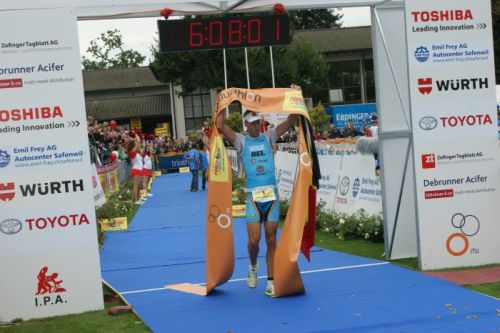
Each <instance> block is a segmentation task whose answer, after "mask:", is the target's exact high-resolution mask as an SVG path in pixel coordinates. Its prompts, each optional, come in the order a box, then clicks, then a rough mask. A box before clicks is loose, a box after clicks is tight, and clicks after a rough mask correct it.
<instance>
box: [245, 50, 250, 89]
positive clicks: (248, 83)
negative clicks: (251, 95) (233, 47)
mask: <svg viewBox="0 0 500 333" xmlns="http://www.w3.org/2000/svg"><path fill="white" fill-rule="evenodd" d="M245 69H246V71H247V88H248V89H250V73H249V70H248V52H247V48H246V47H245Z"/></svg>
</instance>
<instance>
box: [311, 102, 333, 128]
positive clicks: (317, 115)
mask: <svg viewBox="0 0 500 333" xmlns="http://www.w3.org/2000/svg"><path fill="white" fill-rule="evenodd" d="M309 117H310V118H311V123H312V127H313V129H314V130H315V131H317V132H324V131H327V130H328V127H329V125H330V123H331V119H330V116H329V115H327V114H326V112H325V108H324V107H323V105H322V104H321V103H319V104H318V105H316V106H315V107H314V108H313V109H312V110H311V111H309Z"/></svg>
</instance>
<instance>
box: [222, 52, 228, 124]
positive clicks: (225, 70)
mask: <svg viewBox="0 0 500 333" xmlns="http://www.w3.org/2000/svg"><path fill="white" fill-rule="evenodd" d="M222 55H223V57H224V87H225V89H227V69H226V49H222ZM227 116H229V108H226V117H227Z"/></svg>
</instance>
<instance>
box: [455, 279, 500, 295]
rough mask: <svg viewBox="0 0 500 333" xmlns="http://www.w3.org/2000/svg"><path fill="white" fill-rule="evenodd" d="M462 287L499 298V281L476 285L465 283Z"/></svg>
mask: <svg viewBox="0 0 500 333" xmlns="http://www.w3.org/2000/svg"><path fill="white" fill-rule="evenodd" d="M464 287H466V288H469V289H472V290H475V291H478V292H480V293H482V294H485V295H490V296H493V297H495V298H499V299H500V282H496V283H487V284H479V285H476V286H472V285H466V286H464Z"/></svg>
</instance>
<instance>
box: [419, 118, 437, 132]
mask: <svg viewBox="0 0 500 333" xmlns="http://www.w3.org/2000/svg"><path fill="white" fill-rule="evenodd" d="M437 125H438V121H437V119H436V118H434V117H432V116H427V117H422V118H420V120H419V121H418V126H419V127H420V128H421V129H423V130H424V131H430V130H433V129H435V128H436V127H437Z"/></svg>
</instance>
